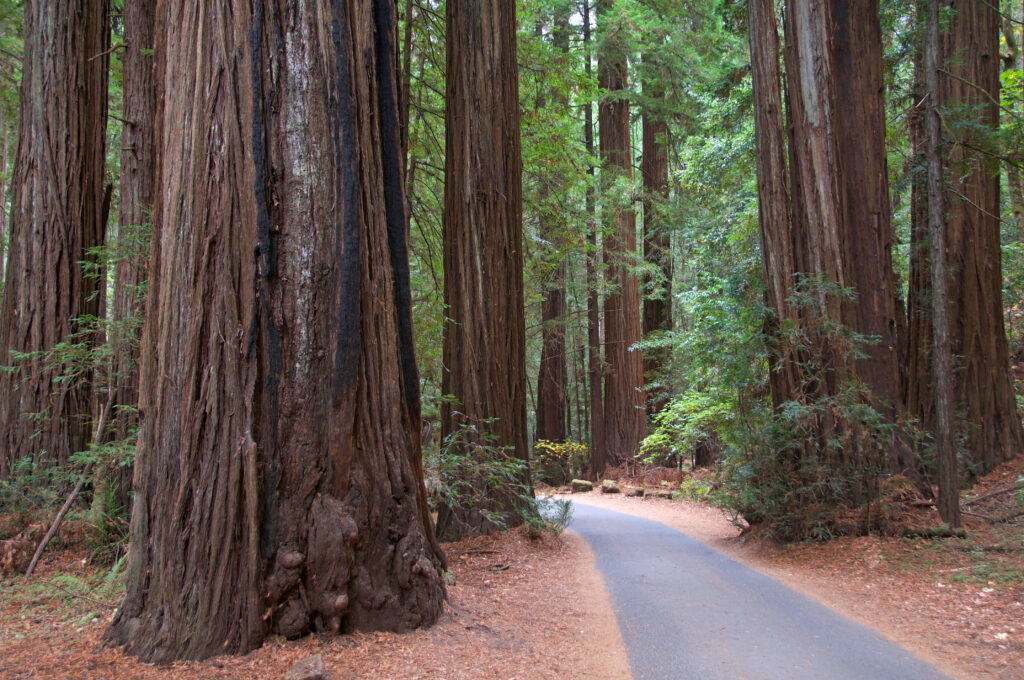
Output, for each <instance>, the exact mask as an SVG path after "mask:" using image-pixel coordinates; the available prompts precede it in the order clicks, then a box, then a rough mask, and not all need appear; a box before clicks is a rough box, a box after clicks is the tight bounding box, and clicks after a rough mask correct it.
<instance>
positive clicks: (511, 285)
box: [438, 0, 529, 539]
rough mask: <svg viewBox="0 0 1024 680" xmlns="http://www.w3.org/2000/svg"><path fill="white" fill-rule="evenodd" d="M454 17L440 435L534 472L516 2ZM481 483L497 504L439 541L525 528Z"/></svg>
mask: <svg viewBox="0 0 1024 680" xmlns="http://www.w3.org/2000/svg"><path fill="white" fill-rule="evenodd" d="M446 17H447V28H448V35H447V65H448V73H447V83H446V88H447V89H446V96H445V102H446V114H445V127H446V135H445V138H446V140H447V141H446V147H445V151H446V155H445V208H444V234H443V239H444V301H445V309H446V312H445V313H446V316H447V319H446V321H445V327H444V352H443V353H444V378H443V380H442V391H443V393H444V394H445V395H450V396H451V400H450V401H446V402H445V403H444V404H443V405H442V408H441V433H442V437H443V440H444V441H445V442H448V443H449V446H451V447H453V448H452V449H451V452H452V453H456V454H460V455H473V453H472V449H473V446H475V445H477V444H483V445H485V446H487V447H488V448H489V449H491V450H492V451H500V452H504V454H507V455H508V456H510V457H512V458H514V459H517V460H520V461H527V460H528V459H529V443H528V434H527V428H526V359H525V344H526V330H525V312H524V306H523V245H522V186H521V176H522V160H521V158H520V141H519V82H518V63H517V61H516V11H515V3H510V2H506V1H505V0H450V1H449V2H448V4H447V5H446ZM521 481H522V483H523V484H524V485H525V484H528V478H527V477H525V476H524V478H523V479H522V480H521ZM477 482H478V483H477V484H476V487H477V488H478V489H479V490H480V491H481V494H482V496H483V497H484V498H486V499H487V500H486V501H484V502H481V503H477V504H476V505H474V506H473V507H472V508H470V507H466V506H462V507H443V508H442V509H441V512H440V514H439V516H438V534H439V536H443V537H444V538H446V539H454V538H457V537H458V536H461V535H463V534H466V533H490V532H492V531H494V530H495V529H496V528H498V525H496V524H495V523H494V522H492V521H491V519H489V518H488V513H496V514H497V515H498V516H500V517H501V518H502V519H503V521H504V523H505V524H506V525H514V524H518V523H520V522H521V521H522V517H521V512H520V510H521V508H522V506H523V503H524V501H523V499H522V498H520V497H519V495H518V493H516V492H515V491H513V490H510V489H503V488H494V489H491V488H488V487H487V485H486V484H484V483H483V482H482V481H481V480H477ZM485 488H486V491H485V490H484V489H485ZM485 510H486V511H487V512H484V511H485ZM491 517H494V515H491Z"/></svg>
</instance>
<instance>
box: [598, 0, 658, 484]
mask: <svg viewBox="0 0 1024 680" xmlns="http://www.w3.org/2000/svg"><path fill="white" fill-rule="evenodd" d="M598 8H599V12H598V15H599V17H602V19H603V21H605V22H607V21H608V20H609V12H610V11H611V3H610V2H608V0H602V2H599V3H598ZM626 49H627V48H626V46H625V44H623V42H622V33H621V32H616V33H614V34H613V32H612V31H606V34H605V36H604V40H603V41H602V43H601V53H600V55H599V58H598V74H597V80H598V86H599V87H600V88H601V89H602V90H603V91H604V92H605V93H606V94H605V96H604V97H603V98H602V99H601V101H600V104H599V107H598V149H599V152H600V155H601V177H602V184H603V185H605V186H608V187H610V186H612V185H613V184H614V182H615V180H617V179H620V178H625V179H627V180H628V179H630V178H632V176H633V163H632V161H633V159H632V149H631V142H630V129H629V102H628V100H627V99H626V98H625V95H626V94H627V81H626V78H627V68H626V67H627V63H626V62H627V54H626ZM620 200H621V199H618V198H616V197H608V198H606V200H605V204H606V205H605V209H604V216H605V217H604V221H605V222H606V224H607V225H608V227H609V228H608V231H607V233H606V236H605V240H604V250H605V262H606V280H607V283H608V287H609V290H608V294H607V295H606V296H605V300H604V351H605V362H606V365H607V370H606V372H605V383H604V428H605V432H604V434H605V447H606V448H605V454H606V456H607V460H608V462H609V463H610V464H612V465H616V464H618V463H621V462H623V461H627V460H631V459H632V458H634V457H635V456H636V454H637V452H638V451H639V448H640V441H641V440H642V439H643V438H644V437H645V436H646V435H647V414H646V401H647V400H646V397H645V396H644V364H643V356H642V355H641V352H640V350H639V349H636V348H635V346H636V344H637V343H639V342H640V340H641V338H642V331H643V325H642V321H641V319H640V284H639V281H638V280H637V276H636V274H634V273H633V272H634V270H635V260H636V254H637V253H636V213H635V212H633V210H632V209H631V208H629V207H627V206H625V205H620V204H619V201H620Z"/></svg>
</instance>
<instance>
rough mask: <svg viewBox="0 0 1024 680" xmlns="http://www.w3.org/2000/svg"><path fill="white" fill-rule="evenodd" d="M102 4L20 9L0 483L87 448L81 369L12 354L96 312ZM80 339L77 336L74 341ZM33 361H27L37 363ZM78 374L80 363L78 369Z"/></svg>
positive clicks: (80, 0)
mask: <svg viewBox="0 0 1024 680" xmlns="http://www.w3.org/2000/svg"><path fill="white" fill-rule="evenodd" d="M107 11H108V8H107V3H106V2H105V1H101V0H90V1H86V0H67V1H65V2H46V1H44V0H27V1H26V2H25V51H24V61H23V65H22V68H23V70H22V84H21V109H20V120H19V124H18V153H17V158H16V160H15V168H14V176H13V178H12V183H11V221H10V232H9V242H10V246H9V252H8V259H7V271H6V283H5V288H4V299H3V303H2V306H0V365H7V366H10V365H12V364H13V365H14V366H15V370H14V371H13V372H2V373H0V451H2V454H0V478H3V477H6V476H7V475H8V473H9V472H10V465H11V464H12V463H15V462H21V461H26V460H28V461H31V462H32V464H33V465H34V466H35V467H36V468H37V469H40V470H42V469H46V468H48V467H50V466H53V465H58V466H63V465H65V464H66V463H67V461H68V458H69V456H70V455H71V454H72V453H74V452H76V451H81V450H84V449H85V445H86V442H87V441H88V440H89V435H90V433H89V430H90V427H89V423H88V419H89V417H90V407H91V386H90V372H89V371H88V370H85V371H82V372H80V373H78V374H77V376H76V377H73V378H72V379H70V380H68V381H65V382H60V383H57V382H55V381H54V379H55V378H56V377H58V376H59V375H61V374H62V373H64V372H65V370H67V369H68V368H69V367H68V366H67V365H65V364H63V362H62V361H60V360H56V362H55V363H54V361H47V360H45V359H44V358H32V359H29V360H18V359H16V358H15V357H14V356H13V355H12V352H22V353H29V352H36V353H43V354H45V353H47V352H49V351H50V350H52V349H53V348H54V346H55V345H56V344H57V343H60V342H62V341H65V340H69V339H71V335H72V334H73V333H75V332H76V331H79V330H83V329H81V328H80V327H79V326H78V324H77V323H76V321H75V320H76V319H78V318H79V317H82V316H84V315H96V314H97V312H98V311H99V298H98V296H96V295H95V293H96V291H97V285H98V282H97V280H96V279H95V278H88V277H86V276H85V271H84V267H83V265H82V263H83V262H85V261H88V260H90V259H91V258H92V256H90V255H88V254H87V251H88V250H89V249H90V248H93V247H95V246H98V245H100V244H101V243H103V198H104V192H103V173H104V163H105V159H106V157H105V144H104V142H105V138H106V115H107V70H108V69H107V66H108V57H107V56H106V50H107V48H108V46H109V41H110V27H109V25H108V17H107ZM80 339H82V338H80ZM37 357H38V355H37ZM79 368H80V367H79Z"/></svg>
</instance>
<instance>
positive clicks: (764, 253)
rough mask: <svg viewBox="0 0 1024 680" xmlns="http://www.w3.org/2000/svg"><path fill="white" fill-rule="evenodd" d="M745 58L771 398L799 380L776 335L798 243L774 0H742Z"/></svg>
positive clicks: (786, 318) (786, 312) (787, 309)
mask: <svg viewBox="0 0 1024 680" xmlns="http://www.w3.org/2000/svg"><path fill="white" fill-rule="evenodd" d="M747 8H748V19H747V24H748V27H749V33H750V64H751V74H752V84H753V94H754V140H755V147H756V159H757V193H758V197H759V200H758V216H759V220H760V234H761V266H762V273H763V275H764V281H765V302H766V303H767V306H768V309H769V310H770V317H769V322H768V323H766V328H765V335H766V340H767V344H768V349H769V369H770V370H769V374H768V380H769V385H770V388H771V394H772V403H773V405H774V407H775V408H779V407H780V406H781V405H782V404H783V403H785V402H786V401H789V400H790V399H793V397H794V395H796V394H797V389H798V388H799V387H800V384H801V377H800V373H799V369H798V362H799V356H798V354H797V352H796V351H795V350H794V349H793V348H792V347H791V346H790V345H789V344H788V343H787V342H786V340H785V338H783V337H782V331H781V328H782V324H783V323H784V322H789V323H793V322H796V321H797V319H798V318H799V316H798V314H797V311H796V310H795V309H793V307H792V305H790V303H789V299H790V295H791V294H792V285H793V274H794V273H795V272H796V271H797V270H796V257H797V255H796V253H797V246H798V244H797V243H795V241H794V234H793V223H792V213H791V212H790V211H791V204H790V188H789V183H788V182H787V179H786V178H787V176H788V168H787V165H786V136H785V127H784V123H783V117H782V90H781V85H780V82H781V72H780V68H779V56H780V54H779V31H778V22H777V21H776V19H775V0H750V2H749V4H748V5H747Z"/></svg>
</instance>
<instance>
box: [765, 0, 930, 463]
mask: <svg viewBox="0 0 1024 680" xmlns="http://www.w3.org/2000/svg"><path fill="white" fill-rule="evenodd" d="M786 65H787V83H788V91H789V103H790V105H789V107H788V108H789V112H790V121H791V124H790V130H791V132H790V173H791V191H792V193H791V197H792V203H791V205H792V209H793V232H794V237H793V244H794V246H795V247H794V248H793V257H794V259H793V266H794V272H799V273H801V276H804V277H807V278H808V280H811V281H820V282H822V283H823V284H825V285H827V286H839V287H842V288H849V289H852V290H853V292H854V294H855V297H854V298H852V299H851V298H849V297H847V296H841V295H829V294H827V293H826V292H825V290H819V291H816V296H817V298H818V303H817V305H816V307H817V309H816V310H815V311H814V313H816V314H820V315H823V316H824V317H825V319H827V320H828V321H829V322H832V323H838V324H842V325H843V326H844V327H846V328H848V329H850V330H851V331H853V332H855V333H857V334H859V335H861V336H866V337H869V338H871V339H872V342H869V343H868V344H867V345H866V346H865V347H863V348H862V349H863V351H864V352H865V353H866V355H867V357H866V358H861V359H854V358H852V357H851V355H850V353H849V350H848V348H847V347H846V346H845V344H846V343H845V341H843V340H842V339H841V338H837V337H835V336H829V335H828V334H827V333H825V332H824V331H822V332H820V333H819V336H820V337H817V338H816V339H815V340H814V342H815V347H814V348H813V349H814V352H815V354H816V355H817V356H818V357H819V358H821V359H822V365H823V366H827V367H828V369H827V370H826V371H825V372H824V374H822V375H817V376H810V377H812V378H813V380H814V381H815V382H816V383H817V387H816V388H815V389H816V390H817V391H818V394H819V395H837V394H839V392H840V390H842V389H844V383H847V382H848V381H850V380H853V381H854V382H855V383H857V384H859V385H861V386H862V387H863V389H864V390H865V397H866V398H868V399H870V403H871V404H872V405H873V406H874V407H875V408H876V409H877V410H878V411H879V412H880V414H881V415H882V417H883V418H885V419H886V420H888V421H890V422H891V421H894V420H895V419H896V416H897V413H898V411H899V409H900V408H901V407H902V388H901V387H902V386H901V382H900V366H899V354H898V337H897V333H898V324H897V305H896V292H895V279H894V275H893V269H892V258H891V247H892V238H893V236H892V225H891V215H890V204H889V191H888V180H887V174H886V157H885V146H884V140H885V116H884V101H883V92H884V85H883V79H882V45H881V36H880V29H879V20H878V2H877V0H866V1H865V2H858V3H846V2H841V1H840V0H815V1H813V2H808V3H794V4H791V5H788V6H787V14H786ZM776 286H777V284H775V285H773V286H772V287H776ZM776 294H777V293H773V295H776ZM777 309H779V308H777ZM781 309H782V311H785V310H784V308H781ZM810 311H811V310H803V312H802V313H810ZM780 316H783V318H784V317H785V315H784V314H783V313H780ZM830 427H832V425H829V424H827V423H826V428H830ZM839 427H842V425H839ZM825 436H828V435H827V434H826V435H825ZM891 453H892V460H890V461H884V460H877V461H876V460H859V459H858V457H857V456H856V455H855V454H853V453H852V452H851V451H849V450H848V449H847V448H846V447H839V448H830V449H829V453H828V455H827V456H826V458H827V459H828V460H827V461H826V462H828V463H830V464H832V465H838V466H854V467H855V468H857V469H863V470H867V469H868V468H867V467H865V466H872V465H880V466H884V467H890V468H899V469H903V468H906V467H908V466H910V465H912V461H911V460H909V458H908V456H907V455H906V452H904V451H902V450H901V449H894V450H893V451H892V452H891ZM869 483H870V482H869Z"/></svg>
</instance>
